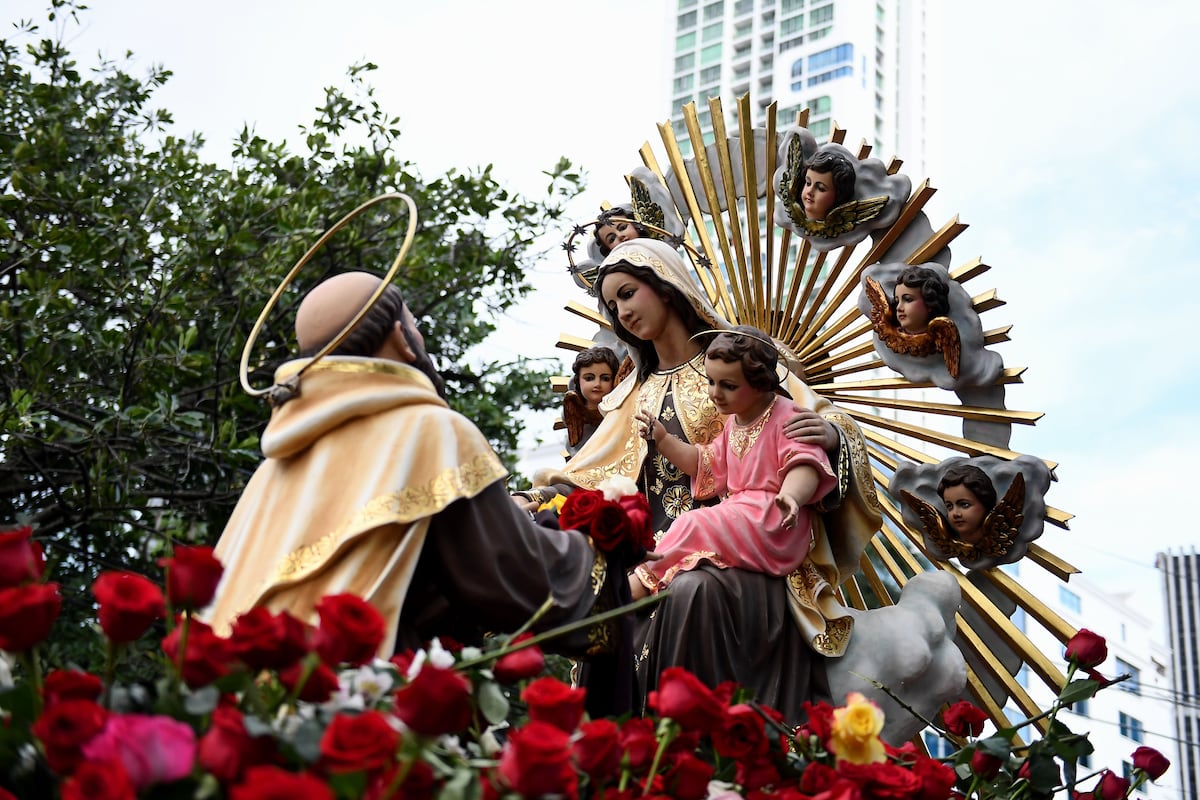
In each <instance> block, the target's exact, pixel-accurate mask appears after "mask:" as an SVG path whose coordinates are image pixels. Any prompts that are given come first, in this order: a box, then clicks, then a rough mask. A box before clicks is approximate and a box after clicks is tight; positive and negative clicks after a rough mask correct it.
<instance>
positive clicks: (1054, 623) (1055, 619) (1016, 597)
mask: <svg viewBox="0 0 1200 800" xmlns="http://www.w3.org/2000/svg"><path fill="white" fill-rule="evenodd" d="M987 576H988V579H989V580H991V582H992V583H993V584H995V585H996V586H997V587H998V588H999V589H1000V591H1002V592H1004V594H1006V595H1008V597H1009V599H1011V600H1012V601H1013V602H1014V603H1016V604H1017V605H1018V606H1020V607H1021V608H1023V609H1025V612H1026V613H1027V614H1029V615H1030V616H1031V617H1033V618H1034V619H1036V620H1037V621H1038V622H1039V623H1040V624H1041V626H1042V627H1043V628H1045V629H1046V630H1048V631H1050V633H1052V634H1053V635H1054V638H1055V639H1058V641H1060V642H1062V643H1063V644H1066V643H1067V640H1068V639H1070V638H1071V637H1072V636H1074V635H1075V634H1076V633H1077V632H1078V630H1077V629H1076V628H1075V626H1074V625H1071V624H1070V623H1068V622H1067V621H1066V620H1064V619H1063V618H1062V617H1060V616H1059V615H1058V614H1056V613H1055V612H1054V610H1053V609H1051V608H1050V607H1049V606H1047V605H1046V604H1045V603H1043V602H1042V601H1041V600H1038V599H1037V598H1036V597H1034V596H1033V595H1032V594H1031V593H1030V592H1029V590H1028V589H1026V588H1025V587H1024V586H1022V585H1021V584H1019V583H1017V582H1016V581H1015V580H1013V579H1012V576H1011V575H1009V574H1008V573H1006V572H1005V571H1004V570H1002V569H989V570H987Z"/></svg>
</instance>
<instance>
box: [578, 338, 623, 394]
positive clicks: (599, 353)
mask: <svg viewBox="0 0 1200 800" xmlns="http://www.w3.org/2000/svg"><path fill="white" fill-rule="evenodd" d="M596 364H603V365H605V366H606V367H608V368H609V369H610V370H611V371H612V376H613V379H614V380H615V379H616V377H617V372H618V371H619V370H620V369H621V363H620V362H619V361H617V354H616V353H614V352H613V351H612V348H611V347H604V346H603V345H597V346H595V347H589V348H588V349H587V350H583V351H581V352H580V353H579V355H577V356H575V362H574V363H573V364H571V381H570V387H569V388H571V389H574V390H575V391H579V373H580V372H581V371H583V370H584V369H586V368H587V367H591V366H594V365H596Z"/></svg>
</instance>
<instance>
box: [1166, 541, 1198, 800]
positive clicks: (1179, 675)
mask: <svg viewBox="0 0 1200 800" xmlns="http://www.w3.org/2000/svg"><path fill="white" fill-rule="evenodd" d="M1155 565H1156V566H1157V567H1158V569H1159V571H1160V572H1162V576H1163V598H1164V601H1165V603H1166V609H1167V636H1168V639H1169V640H1170V642H1171V651H1172V652H1171V675H1172V677H1173V687H1172V688H1173V690H1174V696H1175V729H1176V731H1177V734H1176V735H1177V738H1178V740H1179V742H1178V745H1179V746H1178V749H1177V750H1176V753H1175V755H1176V757H1175V758H1174V759H1172V760H1173V761H1174V766H1173V767H1172V769H1173V771H1174V772H1175V774H1176V776H1177V780H1178V781H1179V786H1180V797H1181V798H1183V800H1200V645H1198V643H1197V640H1198V639H1200V555H1198V554H1197V553H1196V549H1195V548H1192V551H1191V552H1190V553H1182V552H1180V553H1170V552H1168V553H1159V554H1158V556H1157V557H1156V558H1155Z"/></svg>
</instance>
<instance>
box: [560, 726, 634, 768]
mask: <svg viewBox="0 0 1200 800" xmlns="http://www.w3.org/2000/svg"><path fill="white" fill-rule="evenodd" d="M571 752H572V754H573V755H574V757H575V764H576V766H578V767H579V770H580V772H582V773H584V774H585V775H587V776H588V777H590V778H591V779H592V781H594V782H595V783H596V784H602V783H603V782H604V781H605V780H606V779H607V778H611V777H614V776H616V774H617V770H618V769H620V767H621V756H622V755H623V754H624V752H623V751H622V749H621V740H620V731H619V730H618V729H617V723H615V722H613V721H612V720H611V719H597V720H593V721H591V722H585V723H583V724H582V725H580V726H579V738H578V739H576V740H575V742H574V743H573V744H572V745H571Z"/></svg>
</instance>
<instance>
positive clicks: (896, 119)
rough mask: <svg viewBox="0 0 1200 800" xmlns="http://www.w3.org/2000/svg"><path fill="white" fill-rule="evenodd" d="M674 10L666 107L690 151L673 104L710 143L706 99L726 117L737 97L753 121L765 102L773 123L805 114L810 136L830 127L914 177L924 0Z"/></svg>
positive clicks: (682, 3)
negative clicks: (715, 100) (749, 105)
mask: <svg viewBox="0 0 1200 800" xmlns="http://www.w3.org/2000/svg"><path fill="white" fill-rule="evenodd" d="M669 2H674V3H675V4H676V6H677V9H676V16H675V37H674V51H673V66H672V69H671V73H670V74H671V81H672V84H671V109H672V114H673V117H672V119H673V121H674V123H675V125H676V137H677V138H678V139H679V140H680V144H681V148H682V149H683V152H684V155H685V156H686V155H690V149H691V148H690V144H689V143H688V142H687V136H686V129H685V128H684V126H683V121H682V115H681V114H680V112H679V109H680V107H681V106H683V105H684V104H685V103H688V102H690V101H693V100H694V101H696V106H697V110H698V111H699V112H700V123H701V128H702V130H703V131H704V132H705V139H706V141H707V142H711V141H712V121H711V118H710V117H709V112H708V98H709V97H716V96H719V97H721V99H722V102H723V104H724V106H725V110H726V112H727V114H728V113H730V112H731V110H732V109H733V108H734V106H733V101H734V100H736V98H738V97H741V96H742V95H744V94H746V93H747V92H748V93H749V94H750V99H751V100H752V101H753V104H754V106H753V108H754V113H755V114H756V115H757V117H756V121H761V119H762V116H763V113H764V112H763V110H764V109H765V108H766V106H767V105H769V104H770V103H771V102H772V101H774V102H777V103H778V108H779V115H778V118H779V125H780V126H781V127H783V126H785V125H787V124H790V123H791V121H792V120H794V119H795V115H796V112H798V111H800V110H801V109H804V108H808V109H809V119H808V127H809V130H811V131H812V132H813V135H814V136H816V137H817V139H818V140H819V141H820V140H824V139H827V138H828V135H829V133H830V132H831V130H832V128H833V125H834V124H835V123H836V124H837V125H838V126H839V127H841V128H843V129H845V130H847V131H849V134H850V138H849V139H848V140H847V144H848V145H850V146H851V147H852V149H853V147H854V146H856V145H857V144H858V142H859V140H860V139H863V140H866V143H867V144H868V145H871V146H872V147H873V148H874V154H875V155H878V156H879V157H881V158H883V159H884V160H887V158H889V157H890V156H892V155H898V156H900V157H901V158H903V159H904V160H905V162H906V164H907V166H906V171H909V172H910V173H911V174H915V175H923V174H925V172H926V165H925V163H924V159H925V122H926V114H927V109H926V91H925V82H926V77H925V26H926V20H925V14H926V8H925V6H926V4H925V0H876V2H869V0H669Z"/></svg>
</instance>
